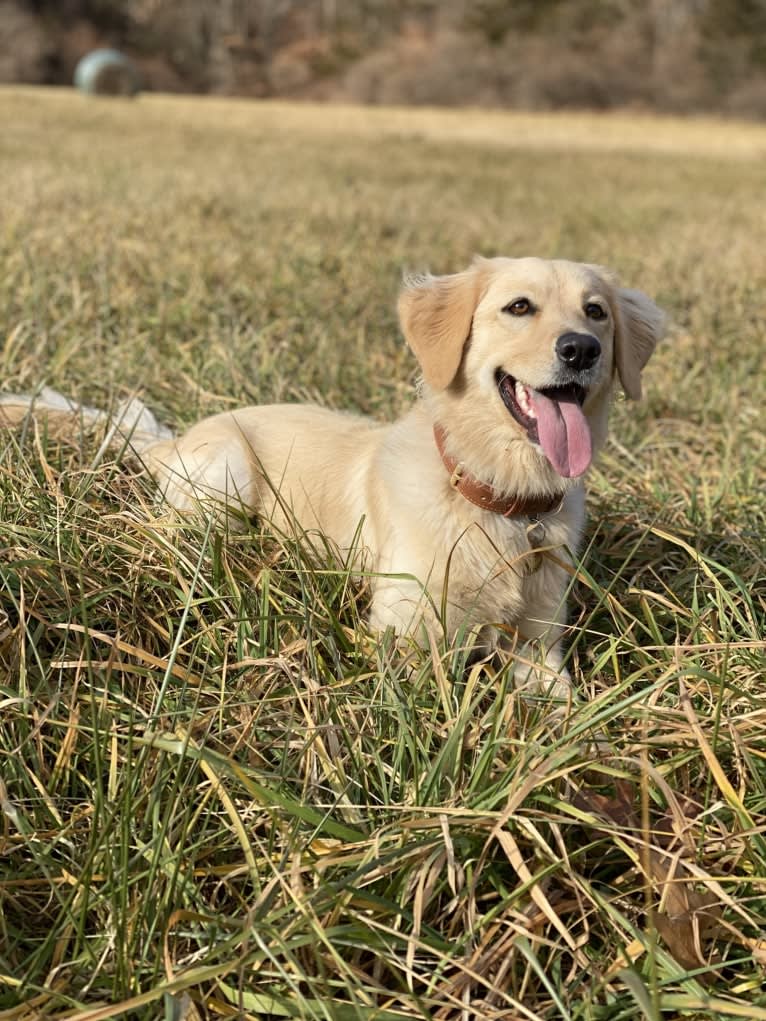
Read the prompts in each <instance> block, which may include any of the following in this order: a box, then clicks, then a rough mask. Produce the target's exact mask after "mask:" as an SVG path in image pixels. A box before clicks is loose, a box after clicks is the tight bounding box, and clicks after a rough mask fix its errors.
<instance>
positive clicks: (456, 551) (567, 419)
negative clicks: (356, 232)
mask: <svg viewBox="0 0 766 1021" xmlns="http://www.w3.org/2000/svg"><path fill="white" fill-rule="evenodd" d="M399 314H400V319H401V324H402V328H403V331H404V335H405V337H406V339H407V342H408V343H409V345H410V347H411V349H412V351H413V352H414V354H415V356H416V358H417V359H418V362H419V364H420V368H421V370H422V375H423V383H422V389H421V393H420V398H419V400H417V401H416V403H415V405H414V407H413V408H412V409H411V410H410V411H409V412H408V413H407V414H406V415H405V416H404V417H403V418H401V419H399V420H398V421H396V422H394V423H393V424H390V425H381V424H379V423H377V422H373V421H371V420H369V419H367V418H362V417H359V416H355V415H351V414H346V413H343V412H335V411H328V410H326V409H323V408H320V407H309V406H302V405H285V404H276V405H263V406H258V407H252V408H243V409H241V410H239V411H234V412H224V413H222V414H219V415H214V416H213V417H211V418H207V419H205V420H203V421H201V422H199V423H197V424H196V425H194V426H192V428H190V429H189V430H188V432H186V433H184V434H183V435H182V436H181V437H180V438H177V439H173V438H170V439H164V440H156V438H155V439H154V441H153V442H150V441H148V440H142V438H141V436H140V434H139V433H140V430H139V431H137V433H136V435H135V437H134V439H133V440H132V445H133V447H134V448H136V449H137V450H138V452H139V453H140V454H141V456H142V458H143V460H144V462H145V463H146V464H147V466H148V468H149V470H150V471H151V473H152V474H153V475H154V477H155V478H156V479H157V481H158V483H159V485H160V487H161V489H162V491H163V493H164V495H165V497H166V498H167V500H168V501H169V502H170V503H171V504H172V505H173V506H175V507H177V508H179V509H181V510H189V509H192V508H194V507H196V506H198V504H199V501H200V499H202V498H212V499H213V500H215V501H217V502H219V504H221V503H222V504H224V505H228V506H230V507H232V508H236V510H237V512H238V513H240V514H241V513H242V512H243V511H244V513H246V514H248V515H251V514H258V515H263V516H265V517H267V518H269V519H271V520H272V521H273V522H274V523H275V525H276V526H277V527H279V528H280V529H291V528H294V527H295V524H296V523H297V525H298V527H299V528H300V529H301V530H308V531H311V530H319V531H320V532H321V533H323V534H324V535H325V536H327V537H329V539H330V540H332V542H333V543H334V544H335V545H337V547H338V548H339V549H340V550H341V551H347V550H349V549H352V548H354V549H357V550H358V553H357V561H358V564H357V566H358V568H359V569H360V570H361V569H364V570H366V571H369V572H370V577H371V578H372V585H373V593H372V609H371V614H370V622H371V624H372V625H373V627H375V628H379V629H384V628H387V627H389V626H390V627H392V628H393V629H394V630H395V631H396V632H397V633H400V634H411V635H413V636H414V637H415V638H416V639H417V640H420V641H423V640H424V637H425V633H426V632H427V630H428V629H433V628H435V627H436V626H437V624H438V622H439V619H440V613H441V608H442V607H445V608H446V619H444V621H443V623H444V625H445V627H446V630H447V636H448V637H449V638H452V637H454V636H455V634H456V633H457V632H458V631H460V629H462V628H471V627H474V626H478V627H480V628H481V629H482V645H483V646H484V647H486V646H487V645H492V644H494V643H495V642H496V640H497V636H498V635H501V634H503V633H505V634H513V635H515V636H518V638H519V639H520V644H521V645H522V647H521V648H520V649H518V650H517V652H518V661H517V662H518V664H519V665H518V666H517V668H516V675H517V680H518V681H520V682H522V683H523V682H526V681H528V680H529V681H531V682H533V683H535V684H543V685H545V686H548V687H550V688H551V689H552V690H553V691H555V692H557V693H558V694H563V693H565V691H566V684H567V674H566V671H565V670H564V669H562V666H561V660H562V653H561V648H560V641H561V636H562V634H563V630H564V625H565V619H566V606H565V593H566V589H567V584H568V574H567V571H566V569H565V567H564V566H562V563H563V562H567V561H569V560H570V558H571V555H572V554H573V553H574V552H575V551H576V550H577V548H578V546H579V544H580V540H581V535H582V531H583V524H584V504H585V494H584V490H583V476H584V475H585V473H586V472H587V470H588V467H589V466H590V464H591V462H592V460H593V458H594V457H595V455H596V454H597V453H598V451H599V449H600V448H601V447H602V445H603V443H604V440H605V439H606V433H607V417H608V414H609V405H610V401H611V399H612V393H613V391H614V389H615V385H616V384H617V382H618V381H619V384H620V385H621V386H622V389H623V390H624V392H625V394H626V395H627V396H628V397H630V398H634V399H637V398H638V397H640V394H641V370H642V369H643V367H644V365H645V364H646V362H647V360H648V358H649V356H650V355H651V353H652V351H653V350H654V347H655V345H656V343H657V341H658V340H659V339H660V336H661V333H662V330H663V324H664V317H663V315H662V313H661V312H660V310H659V309H658V308H657V306H656V305H655V304H654V303H653V302H652V301H651V299H650V298H648V297H647V296H646V295H644V294H642V293H641V292H639V291H634V290H628V289H625V288H622V287H619V286H618V285H617V282H616V280H615V278H614V276H613V275H612V273H610V272H609V271H608V270H605V269H603V268H601V267H599V266H591V265H587V264H582V263H574V262H565V261H546V260H542V259H533V258H524V259H510V258H495V259H476V260H475V262H474V263H473V265H472V266H470V268H468V269H467V270H465V271H463V272H461V273H456V274H453V275H448V276H423V277H417V278H413V279H410V280H408V281H407V282H406V283H405V286H404V288H403V291H402V293H401V296H400V298H399ZM0 410H1V409H0ZM541 547H542V548H543V552H542V553H541V552H540V548H541ZM530 664H533V665H532V666H530Z"/></svg>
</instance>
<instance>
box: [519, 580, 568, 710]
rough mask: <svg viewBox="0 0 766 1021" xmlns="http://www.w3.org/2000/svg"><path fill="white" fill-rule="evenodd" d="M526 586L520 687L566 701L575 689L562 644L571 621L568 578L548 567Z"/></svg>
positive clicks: (521, 635) (525, 583)
mask: <svg viewBox="0 0 766 1021" xmlns="http://www.w3.org/2000/svg"><path fill="white" fill-rule="evenodd" d="M524 585H525V613H524V616H523V618H522V619H521V620H519V622H518V629H519V635H520V638H521V643H520V646H517V648H516V650H515V651H514V656H515V658H516V666H515V668H514V681H515V684H516V687H517V688H522V689H523V688H527V689H534V690H536V691H542V692H547V693H549V694H551V695H554V696H555V697H556V698H566V697H568V696H569V695H570V693H571V687H572V678H571V676H570V674H569V671H568V670H567V668H566V667H565V666H563V660H564V652H563V649H562V645H561V640H562V637H563V635H564V630H565V627H566V618H567V608H566V600H565V597H564V592H565V586H566V575H565V574H564V573H563V571H561V569H560V568H557V567H548V566H547V565H546V566H544V567H542V568H541V569H540V571H538V572H537V573H536V574H534V575H531V576H530V577H529V578H527V579H525V582H524Z"/></svg>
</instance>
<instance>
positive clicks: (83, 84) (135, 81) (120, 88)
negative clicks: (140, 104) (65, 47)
mask: <svg viewBox="0 0 766 1021" xmlns="http://www.w3.org/2000/svg"><path fill="white" fill-rule="evenodd" d="M74 83H75V86H76V87H77V88H78V89H79V90H80V91H81V92H87V93H88V94H89V95H91V96H135V95H136V94H137V93H138V92H139V91H140V90H141V80H140V78H139V75H138V71H137V70H136V67H135V66H134V64H133V63H132V62H131V61H130V60H129V59H128V58H127V57H126V56H125V54H124V53H120V52H119V51H118V50H93V51H92V52H91V53H88V54H87V55H86V56H84V57H83V58H82V60H80V62H79V63H78V65H77V67H76V68H75V72H74Z"/></svg>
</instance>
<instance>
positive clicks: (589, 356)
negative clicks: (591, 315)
mask: <svg viewBox="0 0 766 1021" xmlns="http://www.w3.org/2000/svg"><path fill="white" fill-rule="evenodd" d="M556 354H557V355H558V358H559V361H560V362H563V363H564V365H566V367H567V368H568V369H574V370H575V371H576V372H580V371H581V370H582V369H589V368H590V367H591V365H594V364H595V363H596V362H597V361H598V360H599V358H600V357H601V345H600V344H599V342H598V341H597V340H596V338H595V337H592V336H591V335H590V334H589V333H562V335H561V336H560V337H559V339H558V340H557V341H556Z"/></svg>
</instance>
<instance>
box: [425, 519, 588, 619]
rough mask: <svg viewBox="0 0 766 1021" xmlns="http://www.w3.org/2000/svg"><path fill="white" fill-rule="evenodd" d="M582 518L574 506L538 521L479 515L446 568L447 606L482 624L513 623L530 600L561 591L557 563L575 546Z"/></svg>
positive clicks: (559, 570) (462, 535)
mask: <svg viewBox="0 0 766 1021" xmlns="http://www.w3.org/2000/svg"><path fill="white" fill-rule="evenodd" d="M580 531H581V521H580V515H579V514H578V513H577V508H575V507H572V508H569V509H568V512H567V511H563V509H562V511H561V512H559V513H558V514H557V515H548V516H545V517H543V518H541V519H529V518H514V519H510V520H509V519H505V518H502V517H499V516H497V515H492V516H491V515H482V517H481V520H480V521H477V522H474V523H473V524H472V525H471V526H470V527H468V528H466V529H465V530H463V531H462V533H461V534H460V535H459V536H458V537H457V541H456V542H455V543H454V545H453V546H452V549H451V555H450V556H449V557H448V563H446V564H445V568H446V570H445V580H446V584H447V593H448V599H449V602H450V603H452V604H453V606H455V607H456V608H458V609H459V610H461V611H462V612H467V613H469V614H470V615H471V616H476V617H477V618H480V619H484V620H492V619H494V620H497V621H506V622H512V621H514V620H517V619H518V618H519V617H520V616H522V615H524V613H525V611H526V609H527V606H528V604H529V602H530V601H531V600H533V599H534V601H535V602H537V600H538V598H539V593H540V592H541V590H542V591H545V590H546V589H550V590H551V591H550V597H551V599H555V598H556V595H557V593H558V594H559V597H560V590H561V587H562V578H561V568H560V567H557V566H556V564H555V562H554V560H552V559H551V555H552V556H553V557H555V558H556V559H558V560H567V559H569V555H568V554H569V551H572V550H575V549H576V548H577V546H578V545H579V541H580Z"/></svg>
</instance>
